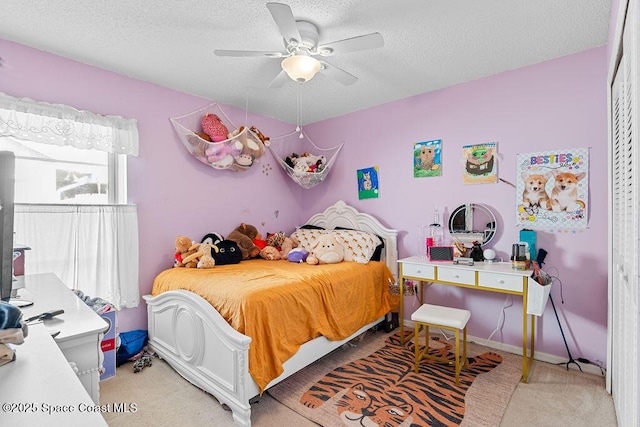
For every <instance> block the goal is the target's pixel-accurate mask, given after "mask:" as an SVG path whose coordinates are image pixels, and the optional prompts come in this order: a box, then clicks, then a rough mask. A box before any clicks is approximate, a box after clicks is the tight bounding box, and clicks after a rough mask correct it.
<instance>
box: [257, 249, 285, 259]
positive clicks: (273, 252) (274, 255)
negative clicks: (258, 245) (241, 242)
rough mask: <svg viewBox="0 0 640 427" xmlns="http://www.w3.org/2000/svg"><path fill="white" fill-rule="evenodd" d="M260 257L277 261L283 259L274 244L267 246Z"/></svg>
mask: <svg viewBox="0 0 640 427" xmlns="http://www.w3.org/2000/svg"><path fill="white" fill-rule="evenodd" d="M260 258H264V259H266V260H269V261H277V260H279V259H282V256H281V255H280V251H279V250H278V249H277V248H275V247H274V246H265V247H264V249H262V250H261V251H260Z"/></svg>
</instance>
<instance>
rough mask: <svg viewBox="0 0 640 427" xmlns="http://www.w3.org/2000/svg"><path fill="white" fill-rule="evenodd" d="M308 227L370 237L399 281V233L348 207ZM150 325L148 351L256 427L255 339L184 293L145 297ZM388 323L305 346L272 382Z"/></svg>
mask: <svg viewBox="0 0 640 427" xmlns="http://www.w3.org/2000/svg"><path fill="white" fill-rule="evenodd" d="M307 224H313V225H318V226H321V227H324V228H327V229H332V228H335V227H348V228H353V229H356V230H363V231H369V232H372V233H375V234H377V235H378V236H380V237H381V238H382V239H383V240H384V245H385V248H384V251H383V255H382V256H383V258H382V259H383V260H384V261H385V263H386V264H387V266H388V267H389V269H390V270H391V272H392V273H393V275H394V277H396V278H397V277H398V273H397V269H398V266H397V261H398V247H397V235H398V232H397V231H396V230H391V229H389V228H386V227H384V226H383V225H382V224H381V223H380V222H379V221H378V220H377V219H375V218H374V217H372V216H371V215H368V214H365V213H360V212H358V211H357V210H356V209H355V208H353V207H351V206H348V205H347V204H346V203H345V202H343V201H341V200H340V201H338V202H337V203H336V204H335V205H333V206H330V207H328V208H327V209H326V210H325V211H324V212H322V213H319V214H316V215H314V216H312V217H311V218H310V219H309V220H308V221H307ZM143 298H144V299H145V301H146V302H147V313H148V322H149V344H148V345H149V347H150V348H151V349H152V350H153V351H155V352H156V353H158V355H159V356H160V357H161V358H163V359H164V360H166V361H167V363H169V365H171V366H172V367H173V368H174V369H175V370H176V371H177V372H178V373H179V374H180V375H182V376H183V377H184V378H185V379H187V380H188V381H190V382H191V383H192V384H194V385H196V386H197V387H200V388H201V389H203V390H205V391H206V392H208V393H210V394H212V395H213V396H215V397H216V399H218V401H219V402H220V403H221V404H225V405H227V406H228V407H229V408H230V409H231V410H232V411H233V420H234V422H235V423H236V424H238V425H241V426H250V425H251V404H250V402H249V401H250V400H251V399H252V398H254V397H255V396H257V395H259V392H260V390H259V388H258V385H257V384H256V383H255V381H254V380H253V378H252V377H251V375H250V374H249V343H250V342H251V338H250V337H248V336H245V335H242V334H241V333H239V332H237V331H236V330H235V329H233V328H232V327H231V326H229V324H228V323H227V322H226V321H225V320H224V318H223V317H222V316H221V315H220V314H219V313H218V311H217V310H215V309H214V308H213V306H212V305H211V304H209V303H208V302H207V301H206V300H204V299H203V298H201V297H200V296H198V295H196V294H195V293H192V292H189V291H183V290H177V291H168V292H164V293H162V294H160V295H158V296H156V297H151V296H150V295H145V296H144V297H143ZM381 320H383V318H380V319H377V320H376V321H374V322H372V323H370V324H367V325H364V326H362V328H360V329H359V330H358V331H357V332H356V333H354V334H353V335H352V336H350V337H348V338H346V339H344V340H341V341H329V340H328V339H326V338H325V337H318V338H316V339H313V340H311V341H309V342H307V343H305V344H304V345H303V346H302V347H301V348H300V350H298V352H297V353H296V354H295V355H294V356H293V357H291V358H290V359H289V360H287V361H286V362H285V364H284V372H283V373H282V374H281V375H280V376H279V377H278V378H276V379H274V380H273V381H271V382H270V383H269V385H268V386H267V388H269V387H271V386H274V385H276V384H277V383H279V382H280V381H282V380H284V379H285V378H287V377H289V376H290V375H292V374H293V373H295V372H297V371H299V370H300V369H302V368H304V367H306V366H308V365H309V364H311V363H313V362H314V361H316V360H318V359H319V358H321V357H322V356H324V355H326V354H328V353H329V352H331V351H333V350H335V349H336V348H338V347H340V346H341V345H343V344H345V343H346V342H348V341H349V340H351V339H353V338H355V337H357V336H358V335H360V334H361V333H363V332H365V331H366V330H368V329H369V328H371V327H373V326H375V325H376V324H377V323H379V322H380V321H381Z"/></svg>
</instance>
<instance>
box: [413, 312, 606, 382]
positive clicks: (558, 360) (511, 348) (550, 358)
mask: <svg viewBox="0 0 640 427" xmlns="http://www.w3.org/2000/svg"><path fill="white" fill-rule="evenodd" d="M404 327H405V328H406V329H410V330H412V331H413V322H412V321H411V320H405V322H404ZM441 332H442V331H441ZM449 338H451V337H449ZM467 341H470V342H474V343H476V344H480V345H484V346H486V347H489V348H495V349H496V350H502V351H506V352H507V353H513V354H517V355H522V347H519V346H516V345H511V344H505V343H501V342H497V341H490V340H487V339H486V338H480V337H475V336H473V335H467ZM533 358H534V360H539V361H540V362H546V363H551V364H553V365H565V364H566V363H567V361H568V358H563V357H559V356H555V355H553V354H549V353H542V352H540V351H536V353H535V354H534V355H533ZM578 363H579V365H580V367H581V368H582V371H583V372H584V373H587V374H593V375H598V376H601V377H604V376H605V374H606V371H605V370H604V368H603V369H602V370H601V369H600V367H599V366H597V365H593V364H591V363H589V364H586V363H580V362H578ZM569 369H573V370H575V371H579V369H578V367H577V366H576V364H574V363H570V364H569Z"/></svg>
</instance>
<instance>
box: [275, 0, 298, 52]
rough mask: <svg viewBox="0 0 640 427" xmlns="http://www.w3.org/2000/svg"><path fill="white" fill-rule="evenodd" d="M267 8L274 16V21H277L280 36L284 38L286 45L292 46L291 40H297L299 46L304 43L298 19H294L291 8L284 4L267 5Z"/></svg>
mask: <svg viewBox="0 0 640 427" xmlns="http://www.w3.org/2000/svg"><path fill="white" fill-rule="evenodd" d="M267 8H269V12H271V16H273V20H274V21H276V24H277V25H278V28H279V29H280V34H282V37H284V40H285V44H287V45H288V44H290V43H291V40H295V42H296V43H297V44H300V43H301V42H302V37H301V36H300V31H298V26H297V25H296V19H295V18H294V17H293V12H292V11H291V8H290V7H289V6H288V5H286V4H283V3H267Z"/></svg>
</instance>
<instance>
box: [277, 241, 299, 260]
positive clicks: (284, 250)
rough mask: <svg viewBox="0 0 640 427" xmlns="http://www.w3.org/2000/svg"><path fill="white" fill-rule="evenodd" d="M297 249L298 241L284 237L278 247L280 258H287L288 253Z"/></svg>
mask: <svg viewBox="0 0 640 427" xmlns="http://www.w3.org/2000/svg"><path fill="white" fill-rule="evenodd" d="M297 247H298V241H297V240H296V239H294V238H291V237H285V238H284V240H283V241H282V244H281V245H280V256H281V257H282V258H287V257H288V256H289V253H290V252H291V251H292V250H293V249H294V248H297Z"/></svg>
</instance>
